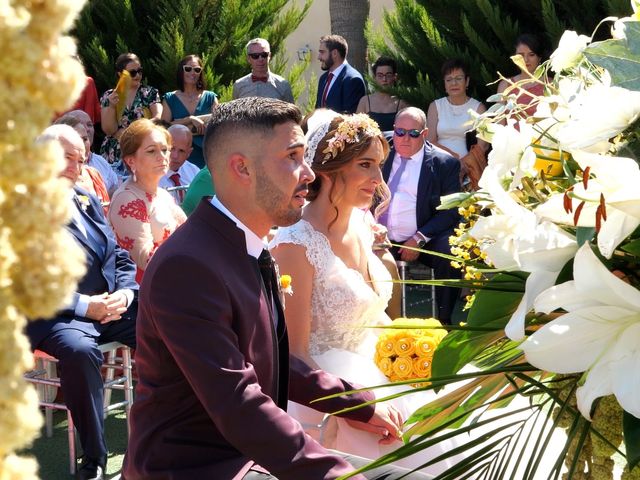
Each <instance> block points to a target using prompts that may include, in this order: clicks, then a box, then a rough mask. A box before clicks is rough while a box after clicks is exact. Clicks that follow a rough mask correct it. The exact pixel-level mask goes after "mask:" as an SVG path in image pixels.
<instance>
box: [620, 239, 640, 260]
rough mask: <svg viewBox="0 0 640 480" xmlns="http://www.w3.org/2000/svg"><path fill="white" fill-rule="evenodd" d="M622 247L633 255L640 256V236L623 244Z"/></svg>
mask: <svg viewBox="0 0 640 480" xmlns="http://www.w3.org/2000/svg"><path fill="white" fill-rule="evenodd" d="M620 248H621V249H622V250H624V251H625V252H627V253H630V254H631V255H634V256H636V257H640V238H638V239H636V240H633V241H631V242H629V243H627V244H626V245H622V246H621V247H620Z"/></svg>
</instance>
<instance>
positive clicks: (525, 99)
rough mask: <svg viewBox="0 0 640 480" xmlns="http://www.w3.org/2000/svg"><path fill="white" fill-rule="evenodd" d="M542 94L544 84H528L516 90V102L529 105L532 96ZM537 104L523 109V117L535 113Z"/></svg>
mask: <svg viewBox="0 0 640 480" xmlns="http://www.w3.org/2000/svg"><path fill="white" fill-rule="evenodd" d="M543 94H544V85H543V84H541V83H537V82H536V83H533V84H529V85H527V86H526V87H520V88H518V89H517V90H516V95H517V97H516V102H518V104H519V105H529V104H530V103H531V102H532V101H533V98H534V97H533V96H532V95H535V96H536V97H540V96H542V95H543ZM537 108H538V105H537V104H535V105H531V106H530V107H527V108H526V109H525V110H524V115H523V117H531V116H533V115H534V114H535V113H536V110H537Z"/></svg>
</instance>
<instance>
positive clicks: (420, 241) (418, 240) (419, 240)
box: [411, 233, 427, 248]
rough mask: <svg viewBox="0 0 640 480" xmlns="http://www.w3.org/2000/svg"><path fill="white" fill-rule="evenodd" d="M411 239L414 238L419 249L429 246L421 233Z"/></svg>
mask: <svg viewBox="0 0 640 480" xmlns="http://www.w3.org/2000/svg"><path fill="white" fill-rule="evenodd" d="M411 238H413V239H414V240H415V241H416V243H417V244H418V248H422V247H424V246H425V245H426V244H427V242H426V241H425V240H424V237H423V236H422V235H420V234H419V233H416V234H415V235H414V236H413V237H411Z"/></svg>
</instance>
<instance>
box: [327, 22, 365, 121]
mask: <svg viewBox="0 0 640 480" xmlns="http://www.w3.org/2000/svg"><path fill="white" fill-rule="evenodd" d="M348 50H349V45H348V44H347V41H346V40H345V39H344V38H343V37H341V36H340V35H325V36H324V37H320V47H319V48H318V60H320V67H321V68H322V70H324V71H325V73H323V74H322V76H321V77H320V80H318V96H317V97H316V108H328V109H330V110H333V111H334V112H338V113H356V109H357V108H358V102H359V101H360V99H361V98H362V97H364V95H365V93H366V88H365V85H364V80H363V78H362V75H360V72H358V71H357V70H356V69H355V68H353V67H352V66H351V65H349V63H348V62H347V52H348Z"/></svg>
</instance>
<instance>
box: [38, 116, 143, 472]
mask: <svg viewBox="0 0 640 480" xmlns="http://www.w3.org/2000/svg"><path fill="white" fill-rule="evenodd" d="M53 140H57V141H58V142H60V145H61V146H62V148H63V149H64V153H65V159H66V161H67V166H66V168H65V170H64V171H63V172H62V174H61V175H62V176H63V177H66V178H68V179H69V180H70V181H71V183H70V184H71V185H73V184H74V183H75V182H76V180H77V179H78V175H79V174H80V168H81V166H82V163H83V161H84V143H83V141H82V139H81V138H80V135H78V133H76V131H75V130H74V129H73V128H71V127H69V126H68V125H53V126H51V127H49V128H47V129H46V130H45V131H44V133H43V135H42V136H41V138H40V139H39V141H53ZM69 202H70V203H71V212H72V219H71V222H70V223H69V225H68V226H67V229H68V231H69V232H70V233H71V234H72V235H73V237H74V239H75V240H76V243H77V244H78V245H79V246H80V247H81V248H82V250H83V252H84V255H85V265H86V268H87V272H86V273H85V275H84V277H82V279H81V280H80V282H79V283H78V287H77V290H76V292H75V293H74V294H73V298H72V300H71V302H70V303H69V305H66V306H65V308H63V309H62V310H60V311H59V312H58V313H57V314H56V315H55V317H53V318H50V319H43V320H36V321H33V322H30V323H29V324H28V325H27V329H26V333H27V336H28V337H29V340H30V341H31V345H32V347H33V348H34V349H35V348H37V349H39V350H42V351H44V352H46V353H48V354H50V355H53V356H54V357H56V358H57V359H58V360H59V363H58V367H59V369H60V371H59V374H60V383H61V388H62V393H63V395H64V400H65V403H66V405H67V407H68V408H69V410H70V411H71V415H72V417H73V422H74V424H75V426H76V429H77V431H78V435H79V437H80V443H81V445H82V450H83V453H84V457H83V460H82V464H81V465H80V468H79V469H78V472H77V478H80V479H83V480H85V479H101V478H103V474H104V469H105V466H106V462H107V446H106V442H105V438H104V419H103V393H104V392H103V380H102V375H101V373H100V366H101V365H102V361H103V358H102V353H101V352H100V350H99V349H98V344H100V343H107V342H112V341H118V342H122V343H124V344H126V345H128V346H130V347H135V318H136V313H137V302H136V301H135V298H134V292H136V291H137V290H138V285H137V284H136V282H135V273H136V267H135V264H134V263H133V261H132V260H131V259H130V258H129V255H128V254H127V252H126V251H125V250H123V249H121V248H120V247H119V246H118V245H117V243H116V239H115V236H114V235H113V232H112V231H111V228H110V227H109V225H108V224H107V222H106V220H105V217H104V214H103V210H102V206H101V205H100V203H99V201H98V199H97V198H95V197H94V196H92V195H90V194H89V193H87V192H85V191H83V190H81V189H79V188H77V187H75V188H73V189H72V190H70V192H69Z"/></svg>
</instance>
